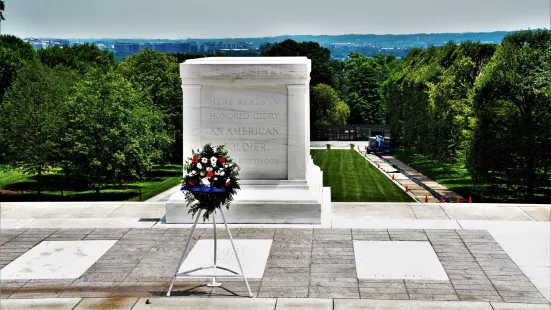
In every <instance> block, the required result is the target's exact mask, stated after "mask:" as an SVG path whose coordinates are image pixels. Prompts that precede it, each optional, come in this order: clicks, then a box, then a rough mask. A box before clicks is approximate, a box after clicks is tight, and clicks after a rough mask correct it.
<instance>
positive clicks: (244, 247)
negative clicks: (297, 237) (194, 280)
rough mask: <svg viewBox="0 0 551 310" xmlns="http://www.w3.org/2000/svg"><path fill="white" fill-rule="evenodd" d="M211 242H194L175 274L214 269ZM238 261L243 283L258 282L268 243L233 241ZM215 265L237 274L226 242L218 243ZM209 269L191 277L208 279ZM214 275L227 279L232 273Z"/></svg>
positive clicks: (224, 272) (208, 240)
mask: <svg viewBox="0 0 551 310" xmlns="http://www.w3.org/2000/svg"><path fill="white" fill-rule="evenodd" d="M213 241H214V240H213V239H205V240H203V239H201V240H199V241H197V243H196V244H195V246H194V247H193V249H192V250H191V252H190V253H189V255H188V256H187V258H186V259H185V260H184V262H183V263H182V265H181V266H180V269H179V271H178V272H184V271H188V270H192V269H194V268H198V267H203V266H212V265H214V244H213ZM234 243H235V247H236V249H237V254H238V255H239V260H240V261H241V265H242V266H243V271H244V273H245V276H246V277H247V279H261V278H262V276H263V274H264V268H265V267H266V262H267V261H268V255H269V254H270V248H271V246H272V240H271V239H234ZM217 265H218V266H221V267H225V268H228V269H230V270H233V271H235V272H238V273H240V270H239V265H238V264H237V260H236V258H235V254H234V252H233V248H232V246H231V243H230V240H229V239H218V242H217ZM210 274H213V270H212V269H205V270H199V271H195V272H193V273H191V275H199V276H200V275H210ZM216 274H217V275H220V276H221V277H223V275H231V274H232V273H230V272H227V271H225V270H220V269H218V270H217V272H216Z"/></svg>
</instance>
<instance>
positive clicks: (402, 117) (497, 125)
mask: <svg viewBox="0 0 551 310" xmlns="http://www.w3.org/2000/svg"><path fill="white" fill-rule="evenodd" d="M382 91H383V93H384V94H385V100H386V104H387V106H388V118H389V122H390V124H391V128H392V138H393V145H400V146H402V147H403V148H405V149H407V150H410V151H412V152H414V153H417V154H422V155H425V156H427V157H429V158H432V159H434V160H436V161H439V162H443V163H445V162H453V161H456V160H457V159H458V152H463V153H465V154H466V167H467V169H468V171H469V174H470V175H471V177H472V179H473V181H474V182H475V184H492V185H495V186H499V187H502V188H505V189H506V190H508V191H513V192H515V193H518V194H519V195H520V196H521V197H524V198H525V200H526V201H534V197H535V194H536V193H537V192H539V193H540V194H543V195H545V193H549V189H550V187H551V174H550V172H551V32H550V31H549V30H536V31H520V32H516V33H513V34H510V35H508V36H506V37H505V38H504V39H503V42H502V43H501V44H499V45H496V44H482V43H473V42H464V43H462V44H455V43H451V42H450V43H449V44H447V45H445V46H443V47H431V48H429V49H427V50H421V49H417V50H412V51H411V52H410V53H409V54H408V56H407V57H406V58H405V59H404V60H403V62H402V63H401V65H400V68H399V69H398V70H396V71H394V72H393V73H392V74H391V75H390V77H389V79H388V80H387V81H386V82H385V83H384V85H383V88H382Z"/></svg>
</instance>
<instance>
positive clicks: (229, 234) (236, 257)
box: [215, 207, 253, 297]
mask: <svg viewBox="0 0 551 310" xmlns="http://www.w3.org/2000/svg"><path fill="white" fill-rule="evenodd" d="M222 209H224V207H220V214H222V219H223V220H224V225H226V231H227V232H228V236H229V237H230V242H231V246H232V248H233V253H234V254H235V259H237V264H238V265H239V270H240V271H241V276H242V277H243V280H245V285H247V291H249V297H253V293H251V287H250V286H249V281H247V277H245V272H243V266H241V261H240V260H239V256H238V255H237V250H236V249H235V244H234V243H233V238H232V236H231V232H230V228H229V227H228V222H226V217H225V216H224V211H223V210H222ZM215 242H216V241H215Z"/></svg>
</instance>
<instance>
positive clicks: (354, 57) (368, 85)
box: [345, 53, 390, 124]
mask: <svg viewBox="0 0 551 310" xmlns="http://www.w3.org/2000/svg"><path fill="white" fill-rule="evenodd" d="M381 56H382V55H381ZM382 57H383V58H384V62H383V64H381V65H384V66H385V67H386V65H387V64H386V57H384V56H382ZM389 59H390V58H389ZM379 60H380V59H379ZM381 65H380V64H378V63H377V61H376V60H374V59H370V58H367V57H365V56H363V55H362V54H360V53H352V54H350V56H349V59H348V61H346V63H345V85H346V86H345V93H346V94H347V98H346V102H347V103H348V106H350V110H351V111H350V117H349V119H348V123H349V124H384V123H385V119H386V105H384V102H383V100H382V97H381V94H380V88H381V86H382V83H383V82H384V81H385V80H386V78H387V77H388V73H386V74H384V73H385V71H383V67H382V66H381ZM386 71H388V70H386Z"/></svg>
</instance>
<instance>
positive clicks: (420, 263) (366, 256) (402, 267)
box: [354, 241, 448, 280]
mask: <svg viewBox="0 0 551 310" xmlns="http://www.w3.org/2000/svg"><path fill="white" fill-rule="evenodd" d="M354 256H355V258H356V272H357V274H358V278H359V279H408V280H448V276H447V274H446V272H445V271H444V268H443V267H442V264H440V261H439V260H438V257H437V256H436V253H435V252H434V249H433V248H432V246H431V245H430V243H429V242H426V241H354Z"/></svg>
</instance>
